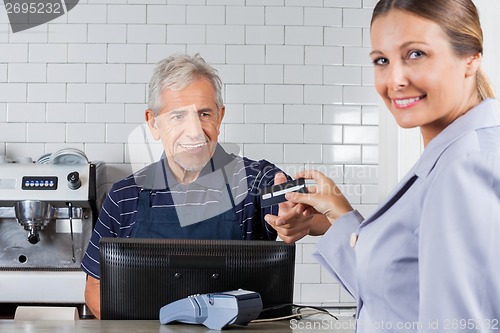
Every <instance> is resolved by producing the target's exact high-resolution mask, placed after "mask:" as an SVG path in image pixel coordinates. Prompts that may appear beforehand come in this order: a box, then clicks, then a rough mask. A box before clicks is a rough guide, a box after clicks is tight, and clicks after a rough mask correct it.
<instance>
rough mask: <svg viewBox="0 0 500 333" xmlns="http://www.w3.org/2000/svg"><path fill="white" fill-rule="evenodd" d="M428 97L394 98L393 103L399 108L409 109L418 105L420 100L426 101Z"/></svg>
mask: <svg viewBox="0 0 500 333" xmlns="http://www.w3.org/2000/svg"><path fill="white" fill-rule="evenodd" d="M425 97H426V95H423V96H417V97H410V98H393V99H392V101H393V103H394V105H395V106H396V107H397V108H400V109H403V108H408V107H410V106H413V105H415V104H417V103H418V102H419V101H420V100H422V99H424V98H425Z"/></svg>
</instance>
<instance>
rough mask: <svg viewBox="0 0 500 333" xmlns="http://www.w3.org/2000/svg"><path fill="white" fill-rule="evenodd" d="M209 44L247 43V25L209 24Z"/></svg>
mask: <svg viewBox="0 0 500 333" xmlns="http://www.w3.org/2000/svg"><path fill="white" fill-rule="evenodd" d="M207 44H221V45H225V44H240V45H243V44H245V27H244V26H242V25H241V26H230V25H209V26H207ZM223 53H224V52H223ZM205 60H208V59H205Z"/></svg>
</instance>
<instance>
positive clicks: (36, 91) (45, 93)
mask: <svg viewBox="0 0 500 333" xmlns="http://www.w3.org/2000/svg"><path fill="white" fill-rule="evenodd" d="M65 101H66V84H65V83H28V102H65ZM68 101H69V100H68Z"/></svg>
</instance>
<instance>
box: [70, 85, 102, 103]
mask: <svg viewBox="0 0 500 333" xmlns="http://www.w3.org/2000/svg"><path fill="white" fill-rule="evenodd" d="M67 90H68V98H67V101H68V102H73V103H85V102H89V103H102V102H105V100H106V98H105V97H106V84H104V83H68V87H67Z"/></svg>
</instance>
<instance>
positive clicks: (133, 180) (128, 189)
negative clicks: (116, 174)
mask: <svg viewBox="0 0 500 333" xmlns="http://www.w3.org/2000/svg"><path fill="white" fill-rule="evenodd" d="M147 169H148V167H144V168H142V169H140V170H138V171H136V172H134V173H133V174H131V175H129V176H127V177H125V178H122V179H120V180H118V181H116V182H115V183H113V185H112V187H111V191H110V192H112V193H115V194H117V195H119V196H124V195H127V194H130V193H137V192H139V191H140V190H141V189H142V187H143V183H144V178H145V175H146V174H147Z"/></svg>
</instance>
